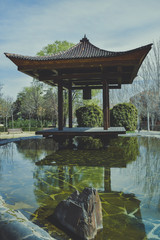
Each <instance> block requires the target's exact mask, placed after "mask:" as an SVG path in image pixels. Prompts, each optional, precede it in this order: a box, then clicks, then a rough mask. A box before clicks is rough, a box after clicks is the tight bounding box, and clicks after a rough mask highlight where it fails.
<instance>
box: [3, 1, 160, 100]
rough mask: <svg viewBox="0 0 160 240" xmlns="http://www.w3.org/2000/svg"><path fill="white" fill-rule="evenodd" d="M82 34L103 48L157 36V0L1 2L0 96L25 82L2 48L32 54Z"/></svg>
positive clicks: (136, 44) (17, 89)
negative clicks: (56, 42)
mask: <svg viewBox="0 0 160 240" xmlns="http://www.w3.org/2000/svg"><path fill="white" fill-rule="evenodd" d="M84 34H86V36H87V38H88V39H89V40H90V42H91V43H92V44H94V45H96V46H97V47H99V48H101V49H105V50H108V51H126V50H130V49H134V48H137V47H141V46H144V45H146V44H149V43H153V42H154V41H157V40H158V39H160V0H134V1H133V0H0V84H2V86H3V88H2V92H3V94H4V95H5V96H10V97H12V98H13V99H14V100H16V96H17V93H19V92H20V91H22V90H23V88H24V87H26V86H30V84H31V82H32V78H31V77H29V76H27V75H25V74H23V73H21V72H19V71H17V67H16V65H14V64H13V63H12V62H11V61H10V60H9V59H8V58H6V57H5V55H4V52H8V53H16V54H22V55H28V56H35V55H36V54H37V52H39V51H40V50H41V49H42V48H43V47H45V46H47V45H48V44H51V43H53V42H54V41H56V40H59V41H63V40H66V41H68V42H72V43H75V44H77V43H78V42H79V41H80V39H82V38H83V37H84Z"/></svg>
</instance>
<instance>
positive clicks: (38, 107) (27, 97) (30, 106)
mask: <svg viewBox="0 0 160 240" xmlns="http://www.w3.org/2000/svg"><path fill="white" fill-rule="evenodd" d="M42 94H43V84H42V83H40V82H39V81H37V80H33V82H32V85H31V87H25V88H24V89H23V91H22V92H20V93H19V94H18V101H19V102H20V112H21V115H22V116H23V117H24V118H28V119H29V120H31V117H32V118H34V119H37V120H41V121H42V115H43V97H42ZM30 123H31V121H29V130H30V127H31V124H30Z"/></svg>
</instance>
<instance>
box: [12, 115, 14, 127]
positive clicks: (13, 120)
mask: <svg viewBox="0 0 160 240" xmlns="http://www.w3.org/2000/svg"><path fill="white" fill-rule="evenodd" d="M12 128H14V119H13V113H12Z"/></svg>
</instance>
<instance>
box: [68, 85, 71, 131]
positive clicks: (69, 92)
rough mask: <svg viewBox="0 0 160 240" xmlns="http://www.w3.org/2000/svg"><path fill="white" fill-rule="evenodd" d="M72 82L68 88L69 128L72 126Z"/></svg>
mask: <svg viewBox="0 0 160 240" xmlns="http://www.w3.org/2000/svg"><path fill="white" fill-rule="evenodd" d="M71 87H72V84H70V87H69V89H68V104H69V128H72V89H71Z"/></svg>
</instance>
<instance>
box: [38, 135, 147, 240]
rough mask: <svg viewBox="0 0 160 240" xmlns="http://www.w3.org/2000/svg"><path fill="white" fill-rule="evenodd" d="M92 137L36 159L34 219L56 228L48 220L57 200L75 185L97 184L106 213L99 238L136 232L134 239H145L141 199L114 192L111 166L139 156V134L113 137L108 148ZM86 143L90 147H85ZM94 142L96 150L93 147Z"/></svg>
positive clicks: (119, 165) (71, 191)
mask: <svg viewBox="0 0 160 240" xmlns="http://www.w3.org/2000/svg"><path fill="white" fill-rule="evenodd" d="M93 141H94V140H93ZM93 141H92V140H91V139H89V141H88V142H87V138H84V139H83V140H82V139H81V140H80V142H79V143H80V145H79V147H78V146H77V149H76V150H72V149H66V148H65V149H61V150H59V151H56V152H55V153H54V154H52V155H49V156H47V157H45V158H44V159H43V160H42V161H39V162H38V163H37V168H36V170H35V172H34V178H35V190H34V192H35V196H36V198H37V201H38V202H39V204H40V208H39V209H38V210H37V211H36V212H35V220H36V219H37V218H38V221H40V222H41V223H43V224H45V225H47V226H48V228H49V229H50V230H52V231H53V232H57V231H58V230H57V229H56V228H55V227H54V226H53V225H51V224H50V223H49V222H48V221H47V220H46V218H47V216H49V215H50V214H51V213H53V211H54V209H55V207H56V206H57V204H58V203H59V202H60V201H62V200H63V199H65V198H67V197H68V196H69V195H70V194H71V193H73V191H74V190H75V189H77V190H79V191H81V190H82V189H83V188H84V187H95V188H97V189H98V190H99V192H100V197H101V199H102V205H103V216H104V229H103V231H102V232H101V233H99V234H98V237H97V239H106V237H108V238H109V239H125V238H126V236H128V239H132V238H131V237H133V236H134V237H135V238H133V239H143V238H144V237H145V232H144V226H143V224H142V222H141V214H140V209H139V205H140V201H139V200H137V199H136V198H135V197H134V195H132V194H128V195H125V194H123V193H119V192H113V191H112V189H111V177H110V168H111V167H119V168H121V167H126V164H127V163H128V162H131V161H134V160H135V159H136V158H137V155H138V154H139V151H138V143H137V138H118V139H113V140H112V141H111V142H110V145H109V146H108V147H107V148H106V149H104V148H103V146H102V143H101V142H99V140H96V142H95V143H93ZM83 143H84V146H85V148H86V146H87V150H85V149H82V148H83V147H82V146H83ZM89 143H91V145H90V146H89ZM98 145H99V149H98ZM93 146H96V150H90V147H91V148H93ZM122 222H123V224H122ZM61 234H62V233H61ZM62 236H63V237H62V238H63V239H65V236H64V235H62ZM66 239H67V237H66Z"/></svg>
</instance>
